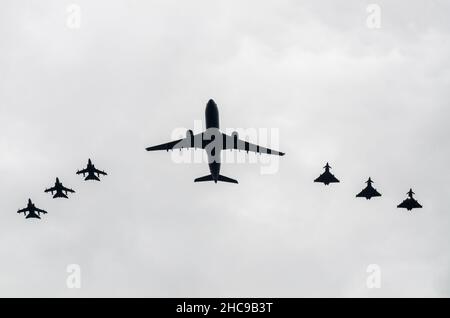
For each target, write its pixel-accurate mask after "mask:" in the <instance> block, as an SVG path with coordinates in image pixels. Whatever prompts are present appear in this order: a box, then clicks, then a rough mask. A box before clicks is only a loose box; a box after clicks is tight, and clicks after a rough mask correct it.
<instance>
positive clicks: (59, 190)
mask: <svg viewBox="0 0 450 318" xmlns="http://www.w3.org/2000/svg"><path fill="white" fill-rule="evenodd" d="M76 174H82V175H83V177H84V176H85V175H86V174H87V177H85V179H84V180H85V181H88V180H95V181H100V175H103V176H106V175H107V173H106V172H104V171H101V170H98V169H97V168H95V166H94V165H93V164H92V161H91V159H89V160H88V164H87V167H86V168H85V169H83V170H81V171H80V170H78V171H77V173H76ZM44 192H45V193H48V192H50V193H51V194H52V195H53V199H57V198H64V199H68V198H69V197H68V196H67V194H68V193H75V191H74V190H72V189H70V188H66V187H65V186H64V185H63V184H62V182H61V181H60V180H59V178H56V181H55V185H54V186H53V187H51V188H47V189H45V190H44ZM53 193H55V194H53ZM17 213H19V214H20V213H23V214H24V215H25V218H26V219H30V218H35V219H40V218H41V217H40V216H41V214H47V211H45V210H42V209H39V208H37V207H36V205H35V204H34V203H33V202H32V201H31V199H28V204H27V206H26V207H25V208H23V209H20V210H18V211H17Z"/></svg>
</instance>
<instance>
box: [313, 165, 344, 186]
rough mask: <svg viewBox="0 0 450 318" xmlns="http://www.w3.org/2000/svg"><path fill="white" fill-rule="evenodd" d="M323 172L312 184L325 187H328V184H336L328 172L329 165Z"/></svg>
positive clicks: (335, 180) (336, 180)
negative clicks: (315, 183)
mask: <svg viewBox="0 0 450 318" xmlns="http://www.w3.org/2000/svg"><path fill="white" fill-rule="evenodd" d="M324 169H325V172H324V173H322V174H321V175H320V176H319V177H318V178H317V179H316V180H314V182H321V183H323V184H325V185H329V184H330V183H337V182H339V180H338V179H337V178H336V177H335V176H334V175H333V174H332V173H331V172H330V169H331V167H330V165H329V164H328V162H327V164H326V165H325V167H324Z"/></svg>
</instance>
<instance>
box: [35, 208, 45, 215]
mask: <svg viewBox="0 0 450 318" xmlns="http://www.w3.org/2000/svg"><path fill="white" fill-rule="evenodd" d="M36 211H37V212H39V213H42V214H47V211H45V210H41V209H38V208H36Z"/></svg>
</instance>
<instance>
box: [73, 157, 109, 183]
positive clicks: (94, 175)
mask: <svg viewBox="0 0 450 318" xmlns="http://www.w3.org/2000/svg"><path fill="white" fill-rule="evenodd" d="M86 173H87V177H86V178H84V180H86V181H87V180H97V181H100V175H104V176H107V175H108V174H107V173H106V172H104V171H101V170H98V169H97V168H95V165H93V164H92V161H91V159H89V160H88V164H87V167H86V169H83V170H78V171H77V174H83V177H84V176H85V175H86Z"/></svg>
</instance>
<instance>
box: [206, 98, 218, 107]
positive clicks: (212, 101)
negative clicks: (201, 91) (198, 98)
mask: <svg viewBox="0 0 450 318" xmlns="http://www.w3.org/2000/svg"><path fill="white" fill-rule="evenodd" d="M206 106H208V107H210V106H212V107H214V106H217V105H216V102H215V101H214V100H213V99H210V100H209V101H208V104H207V105H206Z"/></svg>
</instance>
